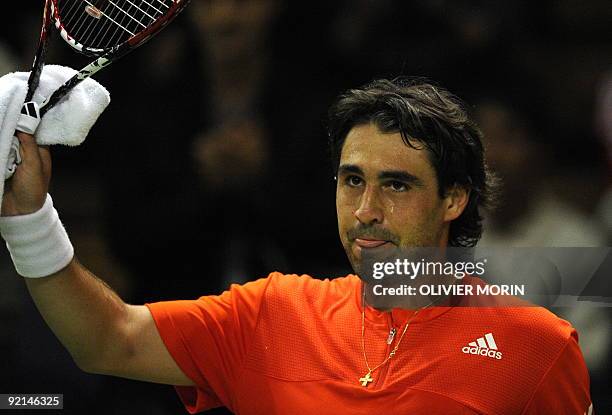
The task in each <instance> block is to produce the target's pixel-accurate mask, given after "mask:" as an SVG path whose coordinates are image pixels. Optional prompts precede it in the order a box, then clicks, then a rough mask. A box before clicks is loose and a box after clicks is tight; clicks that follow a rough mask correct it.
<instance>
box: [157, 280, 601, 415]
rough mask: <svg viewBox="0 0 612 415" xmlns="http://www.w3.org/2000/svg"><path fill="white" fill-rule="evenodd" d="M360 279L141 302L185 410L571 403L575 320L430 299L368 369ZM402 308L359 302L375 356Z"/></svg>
mask: <svg viewBox="0 0 612 415" xmlns="http://www.w3.org/2000/svg"><path fill="white" fill-rule="evenodd" d="M360 292H361V281H360V280H359V278H358V277H356V276H354V275H349V276H347V277H344V278H338V279H334V280H317V279H313V278H311V277H309V276H296V275H282V274H280V273H272V274H270V276H268V277H267V278H264V279H260V280H258V281H255V282H251V283H247V284H245V285H242V286H240V285H232V287H231V288H230V290H229V291H226V292H225V293H223V294H221V295H220V296H206V297H201V298H199V299H198V300H194V301H169V302H160V303H153V304H147V306H148V307H149V309H150V311H151V313H152V315H153V318H154V319H155V322H156V324H157V327H158V329H159V332H160V335H161V337H162V339H163V341H164V343H165V344H166V346H167V348H168V350H169V351H170V354H171V355H172V356H173V358H174V359H175V360H176V362H177V364H178V365H179V367H180V368H181V369H182V370H183V371H184V373H185V374H186V375H187V376H188V377H189V378H190V379H192V380H193V382H194V383H195V384H196V385H197V386H196V387H177V388H176V389H177V391H178V393H179V396H180V397H181V399H182V401H183V403H184V404H185V407H186V408H187V410H188V411H189V412H190V413H196V412H200V411H203V410H205V409H207V408H211V407H215V406H221V405H225V406H227V407H228V408H229V409H230V410H232V411H233V412H235V413H237V414H317V415H328V414H329V415H340V414H371V413H373V412H375V413H389V414H428V415H434V414H444V415H449V414H503V415H510V414H576V415H583V414H585V413H587V412H588V407H589V405H590V396H589V378H588V373H587V369H586V366H585V364H584V360H583V357H582V354H581V352H580V348H579V346H578V336H577V334H576V331H575V330H574V329H573V328H572V327H571V326H570V324H569V323H567V322H566V321H564V320H561V319H559V318H558V317H556V316H555V315H554V314H552V313H550V312H549V311H547V310H545V309H543V308H540V307H511V308H510V307H501V308H498V307H488V308H482V307H432V308H429V309H425V310H423V311H421V312H420V313H419V314H418V315H417V316H416V318H415V319H414V320H413V321H412V323H411V324H410V327H409V328H408V331H407V332H406V335H405V336H404V339H403V340H402V343H401V346H400V348H399V351H398V352H397V354H396V355H395V357H394V358H393V359H391V360H390V362H389V363H388V364H386V365H384V366H382V367H381V368H380V369H379V370H377V371H375V372H374V373H373V374H372V378H373V379H374V380H373V382H372V383H370V384H369V385H368V386H367V387H363V386H362V385H361V384H360V382H359V379H360V378H362V377H363V376H364V375H365V374H366V373H367V368H366V364H365V362H364V357H363V352H362V348H361V298H360ZM411 316H412V312H411V311H405V310H402V309H393V310H392V311H390V312H381V311H378V310H376V309H374V308H371V307H367V308H366V323H365V346H366V351H367V357H368V361H369V362H370V365H371V366H372V367H373V366H375V365H377V364H378V363H380V362H382V361H383V360H384V359H385V358H386V356H388V354H389V352H390V351H391V349H392V347H393V346H394V344H395V343H394V342H396V341H397V340H398V339H399V337H400V336H399V333H398V335H397V336H395V339H394V342H393V343H392V344H391V345H388V344H387V338H388V335H389V331H390V330H391V328H392V327H396V328H397V329H398V331H401V330H402V329H403V327H404V324H405V323H406V321H408V319H409V318H410V317H411Z"/></svg>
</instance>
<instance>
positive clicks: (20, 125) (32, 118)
mask: <svg viewBox="0 0 612 415" xmlns="http://www.w3.org/2000/svg"><path fill="white" fill-rule="evenodd" d="M38 124H40V109H39V108H38V104H37V103H36V102H34V101H30V102H26V103H24V104H23V107H21V114H19V118H18V119H17V126H16V127H15V129H16V130H17V131H21V132H23V133H27V134H30V135H34V133H35V132H36V129H37V128H38Z"/></svg>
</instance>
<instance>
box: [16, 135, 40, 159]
mask: <svg viewBox="0 0 612 415" xmlns="http://www.w3.org/2000/svg"><path fill="white" fill-rule="evenodd" d="M17 138H18V139H19V147H20V150H21V157H22V158H23V160H24V161H25V162H26V163H28V162H33V161H40V155H39V154H38V144H36V139H35V138H34V136H33V135H30V134H27V133H24V132H21V131H17Z"/></svg>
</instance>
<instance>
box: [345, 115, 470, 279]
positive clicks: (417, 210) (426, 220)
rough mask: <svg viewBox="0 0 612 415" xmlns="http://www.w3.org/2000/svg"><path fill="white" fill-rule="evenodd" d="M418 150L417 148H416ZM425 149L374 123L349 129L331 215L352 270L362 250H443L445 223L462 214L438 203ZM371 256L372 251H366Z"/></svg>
mask: <svg viewBox="0 0 612 415" xmlns="http://www.w3.org/2000/svg"><path fill="white" fill-rule="evenodd" d="M417 147H418V146H417ZM427 156H428V152H427V150H425V149H422V150H421V149H419V150H417V149H414V148H411V147H409V146H407V145H406V144H405V143H404V142H403V141H402V137H401V135H400V134H399V133H391V134H384V133H381V132H380V131H379V130H378V128H377V127H376V126H375V125H374V124H366V125H360V126H357V127H354V128H353V129H352V130H351V131H350V132H349V133H348V135H347V137H346V140H345V142H344V147H343V148H342V154H341V157H340V167H339V170H338V182H337V187H336V211H337V214H338V229H339V232H340V239H341V240H342V245H343V246H344V249H345V251H346V253H347V255H348V258H349V260H350V262H351V265H352V266H353V269H355V270H356V271H357V270H358V269H359V263H360V262H361V258H362V254H364V253H365V252H367V250H376V252H377V253H378V252H380V253H382V254H384V250H393V249H395V248H397V247H417V246H418V247H442V246H445V245H446V243H447V240H448V229H449V224H450V221H451V220H453V219H455V218H456V217H457V216H458V215H459V214H460V213H461V211H462V210H463V206H464V205H465V204H464V201H463V199H462V201H461V203H463V205H462V206H461V209H460V211H458V210H457V209H456V207H453V206H452V204H453V203H455V204H456V200H451V199H453V198H452V197H450V196H449V197H447V198H440V196H439V194H438V180H437V178H436V173H435V171H434V169H433V167H432V165H431V164H430V162H429V160H428V158H427ZM370 252H374V251H370Z"/></svg>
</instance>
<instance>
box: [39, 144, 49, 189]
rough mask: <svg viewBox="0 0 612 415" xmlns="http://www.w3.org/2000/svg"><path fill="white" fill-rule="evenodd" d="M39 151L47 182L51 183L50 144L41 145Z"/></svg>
mask: <svg viewBox="0 0 612 415" xmlns="http://www.w3.org/2000/svg"><path fill="white" fill-rule="evenodd" d="M38 153H39V155H40V160H41V162H42V171H43V175H44V176H45V182H46V183H47V185H49V182H50V180H51V165H52V164H51V149H50V148H49V146H39V147H38Z"/></svg>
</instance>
